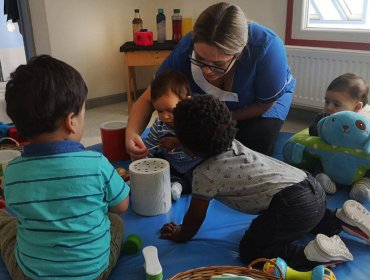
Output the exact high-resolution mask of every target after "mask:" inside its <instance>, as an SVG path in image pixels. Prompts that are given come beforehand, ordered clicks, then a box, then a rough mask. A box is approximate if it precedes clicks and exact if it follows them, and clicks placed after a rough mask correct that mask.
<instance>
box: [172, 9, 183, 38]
mask: <svg viewBox="0 0 370 280" xmlns="http://www.w3.org/2000/svg"><path fill="white" fill-rule="evenodd" d="M181 25H182V16H181V14H180V9H174V10H173V15H172V41H173V42H174V43H175V44H177V43H178V42H179V41H180V39H181V38H182V34H181Z"/></svg>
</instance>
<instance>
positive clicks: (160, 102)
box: [144, 69, 201, 200]
mask: <svg viewBox="0 0 370 280" xmlns="http://www.w3.org/2000/svg"><path fill="white" fill-rule="evenodd" d="M190 93H191V91H190V86H189V83H188V80H187V78H186V76H185V75H184V74H183V73H181V72H180V71H177V70H173V69H170V70H166V71H164V72H162V73H161V74H159V75H158V76H157V77H155V79H154V81H153V82H152V85H151V99H152V104H153V107H154V109H155V110H156V111H157V113H158V118H157V119H156V120H155V121H154V123H153V125H152V127H151V129H150V132H149V135H148V137H147V139H146V140H145V141H144V143H145V145H146V147H147V149H148V152H149V156H150V157H160V158H163V159H165V160H167V161H168V162H169V163H170V167H171V196H172V199H173V200H177V199H178V198H179V197H180V195H181V193H184V194H188V193H190V192H191V181H192V171H193V169H194V167H195V166H196V165H198V164H199V162H200V161H201V159H200V158H192V157H190V156H188V155H187V154H186V153H184V151H183V150H182V149H181V147H180V145H179V143H178V141H177V138H176V135H175V131H174V130H173V114H172V111H173V108H175V106H176V104H177V103H178V102H179V101H181V100H183V99H186V98H188V97H189V96H190Z"/></svg>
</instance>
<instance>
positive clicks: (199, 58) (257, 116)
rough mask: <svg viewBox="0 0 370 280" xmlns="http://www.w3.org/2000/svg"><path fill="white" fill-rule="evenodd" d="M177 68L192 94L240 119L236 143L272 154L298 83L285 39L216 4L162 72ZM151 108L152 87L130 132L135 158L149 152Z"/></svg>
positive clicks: (128, 144) (134, 110) (140, 102)
mask: <svg viewBox="0 0 370 280" xmlns="http://www.w3.org/2000/svg"><path fill="white" fill-rule="evenodd" d="M170 68H174V69H177V70H180V71H182V72H183V73H184V74H185V75H186V76H187V77H188V79H189V82H190V85H191V89H192V94H193V95H196V94H211V95H214V96H216V97H217V98H218V99H220V100H221V101H224V102H225V103H226V105H227V106H228V108H229V109H230V110H231V111H232V115H233V118H234V119H235V120H236V121H237V127H238V133H237V135H236V139H237V140H239V141H240V142H242V143H243V144H244V145H245V146H247V147H249V148H251V149H253V150H255V151H258V152H261V153H263V154H266V155H271V154H272V152H273V148H274V144H275V141H276V139H277V137H278V134H279V132H280V129H281V127H282V125H283V122H284V120H285V118H286V116H287V114H288V112H289V108H290V105H291V101H292V98H293V92H294V87H295V80H294V78H293V76H292V74H291V72H290V68H289V66H288V64H287V57H286V51H285V47H284V44H283V42H282V41H281V39H280V38H279V37H278V36H277V35H276V34H275V33H274V32H273V31H271V30H270V29H268V28H266V27H264V26H262V25H260V24H258V23H255V22H248V21H247V18H246V16H245V14H244V12H243V11H242V9H241V8H240V7H238V6H236V5H234V4H230V3H223V2H221V3H217V4H214V5H212V6H210V7H208V8H207V9H206V10H205V11H203V12H202V13H201V15H200V16H199V17H198V19H197V21H196V23H195V25H194V30H193V32H192V33H189V34H187V35H186V36H185V37H184V38H182V39H181V40H180V42H179V44H178V45H177V46H176V48H175V49H174V50H173V51H172V52H171V54H170V55H169V56H168V57H167V58H166V59H165V61H164V62H163V63H162V65H161V66H160V68H159V69H158V71H157V74H158V73H161V72H163V71H164V70H167V69H170ZM152 112H153V106H152V104H151V99H150V86H149V87H148V88H147V89H146V91H145V92H144V93H143V95H141V96H140V98H139V99H138V100H137V101H136V102H135V104H134V105H133V107H132V109H131V112H130V116H129V121H128V126H127V129H126V147H127V151H128V153H129V154H130V155H131V158H132V159H139V158H143V157H145V156H146V155H147V153H148V151H147V149H146V147H145V145H144V143H143V141H142V139H141V138H140V134H141V133H142V131H143V130H144V129H145V127H146V125H147V123H148V121H149V119H150V116H151V114H152Z"/></svg>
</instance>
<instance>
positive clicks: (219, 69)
mask: <svg viewBox="0 0 370 280" xmlns="http://www.w3.org/2000/svg"><path fill="white" fill-rule="evenodd" d="M189 59H190V62H191V63H192V64H194V65H196V66H198V67H200V68H204V67H208V69H209V70H211V71H212V72H214V73H217V74H225V73H226V72H227V71H228V70H229V68H230V66H231V64H232V63H233V61H234V59H235V56H233V58H232V59H230V60H229V61H230V62H229V64H228V65H227V67H226V68H222V67H219V66H215V65H209V64H207V63H204V62H201V61H199V60H197V59H195V58H193V57H192V56H191V55H189ZM226 62H227V61H225V63H226Z"/></svg>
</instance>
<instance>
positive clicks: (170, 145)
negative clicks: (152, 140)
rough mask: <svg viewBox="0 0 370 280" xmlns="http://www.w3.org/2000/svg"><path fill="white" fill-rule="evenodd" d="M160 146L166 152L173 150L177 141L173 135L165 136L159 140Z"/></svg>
mask: <svg viewBox="0 0 370 280" xmlns="http://www.w3.org/2000/svg"><path fill="white" fill-rule="evenodd" d="M159 144H160V145H161V147H162V148H163V149H164V150H165V151H167V152H173V151H174V150H175V149H176V148H177V147H179V141H177V138H176V137H174V136H165V137H162V138H161V139H160V140H159Z"/></svg>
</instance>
